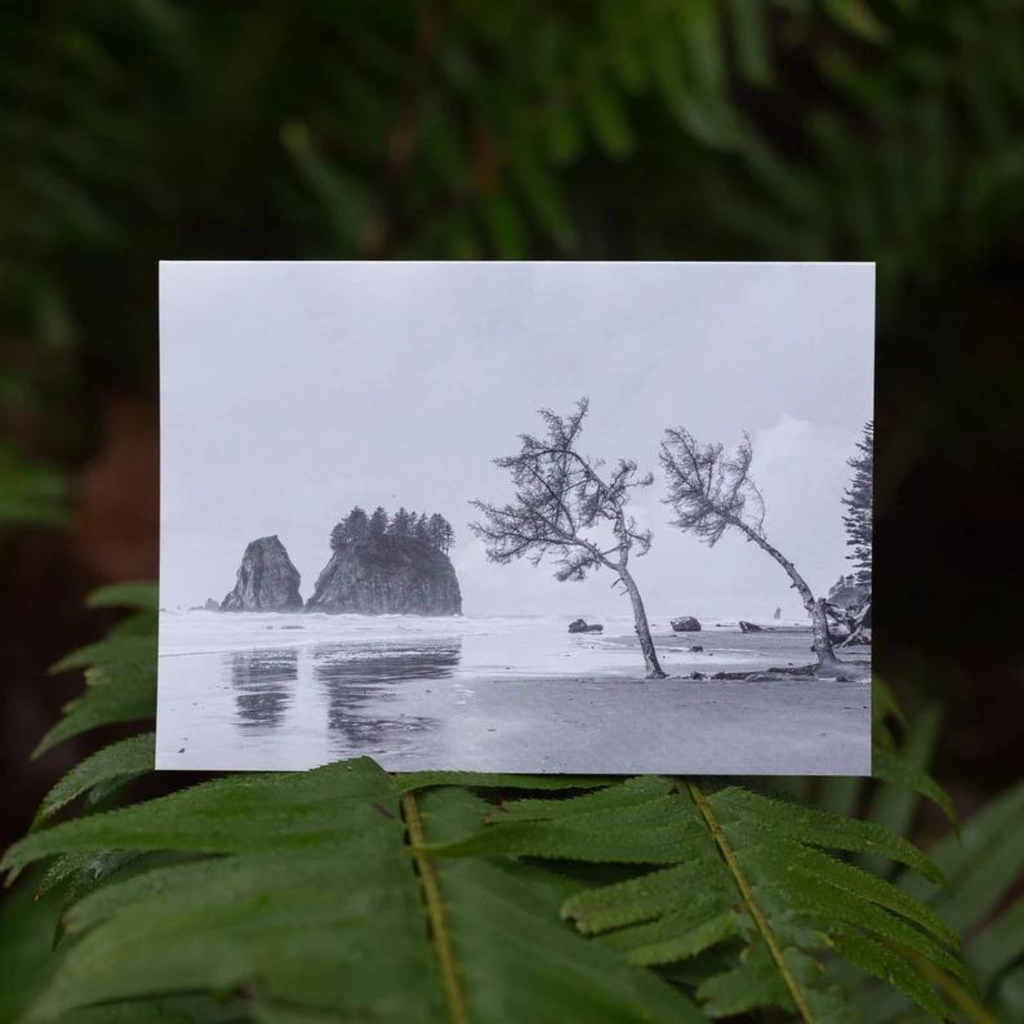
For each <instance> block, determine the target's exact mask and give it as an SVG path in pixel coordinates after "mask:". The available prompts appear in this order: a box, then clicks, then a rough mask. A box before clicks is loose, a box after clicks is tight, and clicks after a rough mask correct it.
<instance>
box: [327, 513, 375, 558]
mask: <svg viewBox="0 0 1024 1024" xmlns="http://www.w3.org/2000/svg"><path fill="white" fill-rule="evenodd" d="M369 528H370V520H369V519H368V517H367V515H366V512H365V511H364V510H363V509H361V508H360V507H359V506H358V505H356V507H355V508H354V509H352V511H351V512H349V514H348V515H347V516H346V517H345V518H344V519H343V520H342V521H341V522H340V523H338V524H337V525H336V526H335V527H334V529H333V530H331V550H332V551H337V550H338V548H340V547H341V546H342V545H344V544H350V543H352V542H353V541H359V540H364V539H365V538H366V535H367V533H368V531H369Z"/></svg>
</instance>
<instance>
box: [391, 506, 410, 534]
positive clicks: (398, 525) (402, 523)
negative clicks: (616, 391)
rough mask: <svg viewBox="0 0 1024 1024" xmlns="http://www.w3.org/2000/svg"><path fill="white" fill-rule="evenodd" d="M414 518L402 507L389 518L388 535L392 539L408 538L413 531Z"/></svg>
mask: <svg viewBox="0 0 1024 1024" xmlns="http://www.w3.org/2000/svg"><path fill="white" fill-rule="evenodd" d="M413 523H414V517H413V516H411V515H410V514H409V512H408V511H406V509H405V507H404V506H403V507H402V508H400V509H399V510H398V511H397V512H396V513H395V514H394V516H392V518H391V527H390V529H389V530H388V533H390V534H391V536H392V537H410V536H412V531H413Z"/></svg>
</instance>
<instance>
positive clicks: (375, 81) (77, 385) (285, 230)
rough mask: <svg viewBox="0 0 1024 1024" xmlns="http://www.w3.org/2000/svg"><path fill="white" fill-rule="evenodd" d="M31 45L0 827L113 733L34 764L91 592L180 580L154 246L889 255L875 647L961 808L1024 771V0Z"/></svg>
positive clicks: (447, 15) (54, 20)
mask: <svg viewBox="0 0 1024 1024" xmlns="http://www.w3.org/2000/svg"><path fill="white" fill-rule="evenodd" d="M0 38H2V47H3V50H2V54H0V83H2V84H0V90H2V102H0V167H2V172H0V239H2V248H0V253H2V255H0V317H2V319H0V432H2V433H0V633H2V636H3V642H2V647H0V650H2V655H3V667H2V669H0V701H2V708H0V714H2V720H3V733H2V736H0V758H2V765H3V780H4V793H5V798H4V800H3V803H2V821H0V832H2V835H0V845H6V843H7V842H8V841H10V840H11V839H12V838H14V837H15V836H17V835H18V834H20V833H21V832H23V831H24V829H25V828H26V827H27V825H28V824H29V822H30V820H31V816H32V813H33V809H34V808H35V806H36V805H37V803H38V801H39V799H40V797H41V795H42V793H43V792H44V791H45V789H46V787H47V786H48V785H49V784H51V783H52V782H53V781H54V780H55V779H56V778H57V777H58V776H59V774H60V773H61V772H62V771H64V770H66V769H67V768H68V767H70V766H71V765H72V764H74V763H75V762H76V761H77V760H79V759H80V757H81V756H82V754H83V753H84V752H85V751H86V750H87V749H91V748H92V746H94V745H96V743H97V742H98V740H101V739H108V738H109V736H107V737H102V736H101V737H98V738H97V739H93V738H90V739H87V740H81V741H72V742H70V743H67V744H64V745H63V746H62V747H60V748H58V749H57V750H55V751H54V752H52V753H50V754H48V755H46V756H45V757H44V758H42V759H40V760H39V761H36V762H30V761H29V760H28V758H29V753H30V751H31V749H32V747H33V746H34V744H35V743H36V741H37V740H38V738H39V737H40V736H41V734H42V733H43V731H44V730H45V728H46V727H47V726H48V725H49V724H51V723H52V721H53V720H54V718H55V716H56V715H57V713H58V709H59V707H60V705H61V704H62V703H63V702H64V701H65V700H67V699H68V698H69V697H71V696H73V695H74V693H75V692H77V690H78V689H79V687H80V685H81V684H80V679H79V678H77V677H75V676H73V675H72V676H61V677H50V676H48V675H47V672H46V670H47V666H48V665H49V664H51V663H52V662H53V661H54V660H55V659H56V658H57V657H58V656H60V655H61V654H63V653H65V652H66V651H67V650H69V649H70V648H72V647H74V646H76V645H78V644H80V643H83V642H85V641H87V640H89V639H92V638H95V637H97V636H98V635H100V634H101V633H102V631H103V630H104V628H105V627H106V626H108V625H109V624H110V621H111V619H110V617H109V613H104V614H100V613H97V612H85V611H84V610H83V607H82V600H83V597H84V595H85V594H86V593H87V592H88V591H89V590H90V589H91V588H93V587H95V586H97V585H99V584H101V583H104V582H109V581H114V580H125V579H140V578H155V576H156V574H157V568H158V566H157V531H158V509H157V498H158V432H157V407H156V382H157V378H156V374H157V318H156V262H157V260H158V259H161V258H165V259H183V258H195V259H220V258H226V259H243V258H245V259H271V258H273V259H309V258H330V259H348V258H381V259H401V258H436V259H465V258H479V259H512V258H549V259H580V258H586V259H690V260H694V259H793V260H801V259H803V260H833V259H856V260H876V261H877V262H878V275H879V278H878V280H879V294H878V375H877V419H876V427H877V429H876V445H877V448H876V501H877V504H876V527H877V532H876V549H875V556H876V564H875V578H876V580H877V581H878V587H877V593H876V597H875V602H876V606H877V608H876V613H875V624H876V630H875V632H876V654H875V657H876V664H877V667H878V669H879V671H880V672H881V674H882V676H883V677H884V678H885V679H886V680H887V681H888V682H889V684H890V685H891V686H892V687H893V689H894V690H896V692H897V693H898V694H899V695H900V697H901V699H902V700H903V701H904V702H905V704H906V705H907V707H908V709H909V710H910V711H911V714H912V713H913V711H914V709H921V708H923V707H924V706H925V705H927V704H930V703H932V702H935V701H939V702H941V703H942V705H943V706H944V708H945V727H944V729H943V730H942V733H941V739H940V741H939V745H938V749H937V751H936V764H935V774H936V775H937V776H938V778H939V780H940V781H941V782H942V783H944V784H945V785H946V786H948V787H949V788H950V789H951V790H952V792H953V795H954V797H955V798H956V799H957V801H958V803H959V805H960V810H961V812H962V813H964V814H967V813H969V812H970V810H971V808H972V807H974V806H976V805H977V804H978V803H980V802H981V801H982V800H983V799H984V798H985V796H986V795H988V794H990V793H992V792H994V791H996V790H997V789H999V788H1001V787H1002V786H1004V785H1005V784H1006V782H1007V781H1009V780H1010V779H1011V778H1015V777H1017V776H1019V775H1021V774H1022V768H1024V700H1022V699H1021V698H1022V656H1021V635H1022V627H1021V621H1020V619H1021V611H1020V608H1019V602H1018V601H1016V600H1015V599H1014V595H1015V594H1016V593H1018V592H1019V589H1020V575H1019V572H1018V571H1017V570H1016V568H1015V562H1016V559H1015V558H1014V555H1015V554H1016V549H1017V547H1018V543H1017V542H1018V538H1019V535H1020V530H1021V515H1020V511H1019V498H1018V495H1019V493H1020V484H1021V475H1020V474H1019V473H1018V468H1019V456H1020V453H1021V451H1022V442H1024V436H1022V409H1024V402H1022V399H1024V360H1022V359H1021V351H1020V350H1021V324H1022V314H1024V289H1022V288H1021V282H1022V275H1021V270H1022V264H1024V131H1022V129H1024V116H1022V115H1024V6H1022V3H1020V2H1011V0H1001V2H999V0H972V2H952V0H929V2H928V3H917V4H913V3H909V2H900V0H891V2H882V0H879V2H868V0H864V2H855V0H849V2H843V0H839V2H831V3H821V4H818V3H812V2H809V0H808V2H801V0H770V2H769V0H766V2H761V0H732V2H728V3H712V2H706V3H705V2H697V0H694V2H687V3H667V2H664V0H631V2H630V3H624V2H621V0H605V2H590V3H562V4H546V3H539V2H522V3H516V4H499V3H493V4H483V3H470V2H459V0H442V2H437V3H408V4H407V3H379V2H376V0H374V2H370V0H365V2H360V0H356V2H349V3H343V2H337V3H331V2H326V0H321V2H316V3H313V2H311V3H302V4H295V3H288V2H263V3H257V2H247V3H242V2H240V3H232V4H210V3H204V2H195V3H185V2H176V3H175V2H168V0H162V2H161V0H146V2H143V0H136V2H129V0H125V2H121V3H117V4H105V3H95V2H92V0H65V2H60V3H58V2H33V3H18V2H12V3H9V4H6V5H5V10H4V17H3V19H2V21H0ZM595 358H600V353H595ZM666 358H670V355H669V354H668V353H666ZM829 386H830V387H834V388H836V389H841V388H842V387H843V386H844V382H843V381H842V380H835V381H832V382H830V385H829ZM282 414H283V415H286V414H288V413H287V412H285V411H283V412H282ZM292 414H294V411H293V413H292ZM471 415H472V410H469V409H467V416H471ZM226 514H229V510H226ZM920 827H921V828H923V830H924V832H925V833H927V831H928V827H929V822H928V820H927V819H925V820H924V821H923V822H921V823H920Z"/></svg>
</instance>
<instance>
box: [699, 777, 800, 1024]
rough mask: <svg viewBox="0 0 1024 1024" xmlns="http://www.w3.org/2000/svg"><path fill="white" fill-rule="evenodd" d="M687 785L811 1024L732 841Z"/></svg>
mask: <svg viewBox="0 0 1024 1024" xmlns="http://www.w3.org/2000/svg"><path fill="white" fill-rule="evenodd" d="M686 788H687V789H688V790H689V792H690V796H691V797H692V798H693V802H694V803H695V804H696V805H697V809H698V810H699V811H700V813H701V817H703V819H704V822H705V824H706V825H707V826H708V830H709V831H710V832H711V835H712V837H713V838H714V840H715V843H716V845H717V846H718V850H719V852H720V853H721V855H722V859H723V860H724V861H725V864H726V867H728V869H729V872H730V874H731V875H732V877H733V880H734V881H735V882H736V887H737V888H738V889H739V891H740V895H741V896H742V897H743V902H744V903H745V904H746V906H747V910H748V911H749V912H750V916H751V917H752V918H753V919H754V924H755V925H757V930H758V931H759V932H760V933H761V937H762V938H763V939H764V943H765V945H766V946H767V947H768V952H769V953H770V954H771V958H772V960H773V961H774V962H775V966H776V967H777V968H778V971H779V974H781V975H782V980H783V981H784V982H785V983H786V988H787V989H788V990H789V994H790V997H791V998H792V1000H793V1005H794V1006H795V1007H796V1010H797V1013H798V1014H799V1015H800V1019H801V1020H802V1021H804V1022H805V1024H814V1015H813V1014H812V1013H811V1008H810V1006H809V1005H808V1004H807V1000H806V998H805V997H804V993H803V989H802V988H801V987H800V983H799V982H798V981H797V980H796V978H795V977H794V976H793V972H792V971H790V969H789V965H788V964H787V963H786V958H785V955H784V954H783V952H782V947H781V946H780V945H779V940H778V939H777V938H776V937H775V932H773V931H772V926H771V925H770V924H769V923H768V918H767V917H765V914H764V911H763V910H762V909H761V907H760V904H759V903H758V902H757V898H756V897H755V896H754V890H753V887H752V886H751V885H750V882H749V881H748V880H747V876H746V875H745V874H744V873H743V870H742V868H741V867H740V864H739V860H738V858H737V857H736V851H735V850H734V849H733V848H732V844H731V843H730V842H729V838H728V836H726V834H725V831H724V830H723V829H722V826H721V824H719V821H718V818H717V817H715V812H714V809H713V808H712V806H711V804H710V803H709V802H708V799H707V797H706V796H704V794H703V792H702V791H701V789H700V787H699V786H698V785H697V784H696V783H695V782H687V783H686Z"/></svg>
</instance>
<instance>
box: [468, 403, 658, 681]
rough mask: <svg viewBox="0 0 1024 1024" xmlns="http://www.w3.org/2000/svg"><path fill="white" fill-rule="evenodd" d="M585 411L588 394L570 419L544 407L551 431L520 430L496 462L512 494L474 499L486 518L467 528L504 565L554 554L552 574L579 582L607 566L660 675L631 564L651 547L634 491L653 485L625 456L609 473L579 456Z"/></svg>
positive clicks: (653, 672)
mask: <svg viewBox="0 0 1024 1024" xmlns="http://www.w3.org/2000/svg"><path fill="white" fill-rule="evenodd" d="M587 409H588V402H587V399H585V398H583V399H580V401H579V402H577V404H576V411H575V412H574V413H572V414H571V415H569V416H565V417H563V416H556V415H555V413H553V412H551V411H550V410H548V409H542V410H541V411H540V415H541V418H542V419H543V421H544V426H545V427H546V428H547V433H546V435H545V436H544V437H534V436H533V435H532V434H521V435H520V438H519V440H520V449H519V451H518V452H517V453H516V454H515V455H508V456H505V457H503V458H499V459H495V460H494V464H495V465H496V466H498V467H499V468H500V469H507V470H508V471H509V472H510V473H511V476H512V482H513V484H514V485H515V497H514V499H513V500H512V501H511V502H510V503H509V504H507V505H500V506H499V505H488V504H486V503H485V502H482V501H474V502H472V505H473V507H474V508H475V509H476V510H477V511H478V512H479V513H480V514H481V516H482V519H481V521H480V522H474V523H471V524H470V529H472V530H473V532H474V533H475V534H476V535H477V536H478V537H480V538H481V539H482V540H483V541H484V544H485V546H486V549H487V556H488V558H489V559H490V560H491V561H492V562H497V563H498V564H499V565H507V564H508V563H510V562H513V561H515V560H516V559H519V558H527V559H529V561H530V563H531V564H532V565H539V564H540V562H541V560H542V559H544V558H545V557H546V556H550V558H551V559H552V560H553V562H554V564H555V566H556V567H557V568H556V571H555V579H557V580H561V581H563V582H564V581H566V580H582V579H584V578H585V577H586V576H587V574H588V573H590V572H591V571H592V570H594V569H598V568H605V569H610V570H611V571H612V572H613V573H615V574H616V577H617V581H616V582H617V583H619V584H621V585H622V587H623V589H624V590H625V592H626V593H627V594H628V595H629V599H630V601H631V602H632V606H633V618H634V620H635V623H636V634H637V637H638V638H639V641H640V649H641V651H642V652H643V656H644V664H645V666H646V668H647V678H648V679H662V678H664V677H665V673H664V672H663V671H662V669H661V665H660V664H659V663H658V655H657V652H656V651H655V649H654V641H653V640H652V639H651V629H650V626H649V625H648V622H647V613H646V611H645V610H644V603H643V600H642V599H641V597H640V591H639V589H638V588H637V585H636V583H635V581H634V580H633V577H632V575H631V574H630V571H629V568H628V564H629V557H630V555H631V554H632V553H633V552H634V551H635V553H636V554H637V555H638V556H639V555H645V554H646V553H647V552H648V551H649V550H650V547H651V532H650V530H644V529H641V528H640V527H639V526H637V523H636V521H635V520H634V518H633V517H632V516H631V515H629V513H628V511H627V509H628V506H629V500H630V496H631V494H632V492H633V491H634V490H636V489H637V488H643V487H649V486H650V485H651V483H653V480H654V477H653V476H652V475H650V474H648V475H646V476H639V475H638V473H637V466H636V463H635V462H634V461H632V460H631V459H622V460H620V461H619V462H618V464H617V465H616V466H615V468H614V470H612V471H611V472H610V473H609V472H605V471H604V470H603V465H604V464H603V463H602V462H601V461H599V460H594V459H590V458H588V457H587V456H585V455H583V454H581V452H580V450H579V441H580V434H581V432H582V430H583V423H584V420H585V419H586V417H587Z"/></svg>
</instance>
